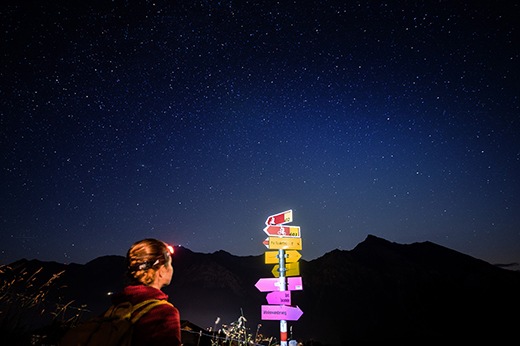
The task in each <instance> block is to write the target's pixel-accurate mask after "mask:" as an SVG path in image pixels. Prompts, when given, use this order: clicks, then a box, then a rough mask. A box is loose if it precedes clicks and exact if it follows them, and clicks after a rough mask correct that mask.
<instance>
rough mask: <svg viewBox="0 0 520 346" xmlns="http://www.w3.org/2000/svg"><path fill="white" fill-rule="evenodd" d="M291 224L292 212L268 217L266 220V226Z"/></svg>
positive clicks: (288, 211)
mask: <svg viewBox="0 0 520 346" xmlns="http://www.w3.org/2000/svg"><path fill="white" fill-rule="evenodd" d="M289 222H292V210H287V211H284V212H282V213H278V214H274V215H271V216H268V217H267V220H265V224H266V225H281V224H285V223H289Z"/></svg>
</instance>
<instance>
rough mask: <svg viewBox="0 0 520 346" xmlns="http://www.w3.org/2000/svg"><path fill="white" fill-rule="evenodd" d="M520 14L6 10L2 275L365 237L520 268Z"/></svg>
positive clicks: (213, 4)
mask: <svg viewBox="0 0 520 346" xmlns="http://www.w3.org/2000/svg"><path fill="white" fill-rule="evenodd" d="M519 19H520V11H519V5H518V4H514V2H512V1H511V2H506V1H465V0H462V1H456V2H455V1H443V0H439V1H407V0H403V1H344V0H341V1H339V0H322V1H308V0H305V1H254V0H253V1H247V0H244V1H209V0H208V1H196V0H195V1H191V0H190V1H187V0H181V1H165V0H158V1H142V0H140V1H68V0H67V1H65V0H57V1H11V0H9V1H6V2H5V3H4V4H3V5H2V7H1V9H0V28H1V31H0V35H1V41H0V42H1V55H0V59H1V64H0V102H1V103H0V149H1V153H0V155H1V156H0V157H1V172H0V187H1V190H0V192H1V194H0V204H1V208H0V227H1V229H0V263H4V264H5V263H11V262H13V261H15V260H18V259H20V258H28V259H32V258H36V259H40V260H46V261H47V260H49V261H57V262H64V263H71V262H74V263H86V262H88V261H90V260H92V259H94V258H96V257H98V256H102V255H124V254H125V253H126V250H127V249H128V248H129V246H130V245H131V244H132V243H133V242H134V241H136V240H139V239H142V238H145V237H155V238H159V239H162V240H164V241H167V242H169V243H172V244H175V245H182V246H185V247H187V248H189V249H190V250H192V251H196V252H203V253H212V252H215V251H218V250H225V251H227V252H229V253H231V254H234V255H237V256H248V255H260V254H263V253H264V252H265V250H266V248H265V246H264V245H263V244H262V242H263V240H264V239H265V238H266V234H265V233H264V232H263V231H262V229H263V227H264V226H265V225H264V222H265V221H266V218H267V217H268V216H269V215H272V214H276V213H278V212H283V211H286V210H293V216H294V219H293V222H292V225H295V226H300V227H301V235H302V244H303V249H302V251H301V253H302V255H303V258H304V259H306V260H312V259H315V258H318V257H320V256H322V255H324V254H325V253H327V252H329V251H332V250H334V249H341V250H351V249H353V248H354V247H355V246H356V245H357V244H358V243H360V242H362V241H363V240H364V239H365V238H366V237H367V235H369V234H373V235H376V236H378V237H382V238H384V239H387V240H389V241H392V242H397V243H403V244H408V243H414V242H423V241H431V242H434V243H437V244H439V245H442V246H445V247H448V248H450V249H453V250H456V251H459V252H462V253H464V254H468V255H470V256H473V257H476V258H479V259H483V260H485V261H488V262H491V263H511V262H520V138H519V133H520V122H519V120H520V117H519V115H520V109H519V105H520V101H519V96H520V82H519V81H520V68H519V66H520V61H519V58H520V56H519V53H520V42H519V37H520V35H519V23H520V20H519Z"/></svg>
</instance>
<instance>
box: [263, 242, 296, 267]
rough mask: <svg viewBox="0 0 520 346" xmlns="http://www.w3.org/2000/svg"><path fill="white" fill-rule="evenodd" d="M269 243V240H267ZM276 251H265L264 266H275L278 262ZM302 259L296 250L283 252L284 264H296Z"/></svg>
mask: <svg viewBox="0 0 520 346" xmlns="http://www.w3.org/2000/svg"><path fill="white" fill-rule="evenodd" d="M267 240H268V241H269V239H267ZM278 254H279V252H278V251H266V252H265V264H276V263H279V262H280V259H279V258H278ZM301 257H302V255H301V254H300V253H299V252H298V251H296V250H285V263H294V262H298V260H299V259H300V258H301Z"/></svg>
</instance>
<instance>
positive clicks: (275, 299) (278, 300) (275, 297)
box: [266, 291, 291, 305]
mask: <svg viewBox="0 0 520 346" xmlns="http://www.w3.org/2000/svg"><path fill="white" fill-rule="evenodd" d="M266 298H267V304H280V305H291V291H282V292H280V291H274V292H270V293H267V297H266Z"/></svg>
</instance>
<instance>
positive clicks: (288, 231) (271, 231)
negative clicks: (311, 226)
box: [264, 225, 301, 238]
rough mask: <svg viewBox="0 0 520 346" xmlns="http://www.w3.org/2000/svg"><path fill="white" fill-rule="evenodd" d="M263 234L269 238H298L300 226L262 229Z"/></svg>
mask: <svg viewBox="0 0 520 346" xmlns="http://www.w3.org/2000/svg"><path fill="white" fill-rule="evenodd" d="M264 232H265V233H266V234H267V235H268V236H270V237H274V236H279V237H292V238H300V237H301V234H300V226H284V225H274V226H272V225H271V226H267V227H264Z"/></svg>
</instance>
